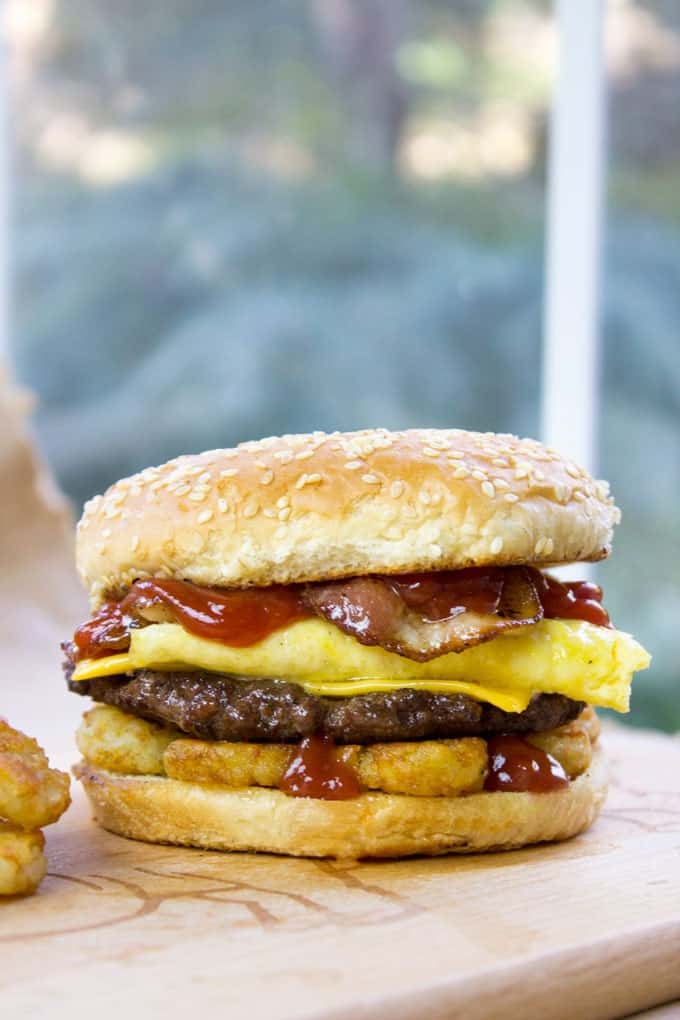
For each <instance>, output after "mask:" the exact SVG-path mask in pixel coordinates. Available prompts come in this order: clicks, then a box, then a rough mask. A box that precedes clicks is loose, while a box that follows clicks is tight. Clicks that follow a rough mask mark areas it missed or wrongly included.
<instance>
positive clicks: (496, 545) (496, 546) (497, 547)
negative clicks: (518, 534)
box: [490, 535, 503, 556]
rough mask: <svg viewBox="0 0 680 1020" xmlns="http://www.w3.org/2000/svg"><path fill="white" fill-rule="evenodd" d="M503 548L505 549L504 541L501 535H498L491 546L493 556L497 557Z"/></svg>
mask: <svg viewBox="0 0 680 1020" xmlns="http://www.w3.org/2000/svg"><path fill="white" fill-rule="evenodd" d="M502 548H503V539H502V538H501V536H500V535H496V537H495V538H494V540H493V542H492V543H491V546H490V549H491V555H492V556H497V555H498V553H499V552H500V551H501V549H502Z"/></svg>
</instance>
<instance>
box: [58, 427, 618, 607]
mask: <svg viewBox="0 0 680 1020" xmlns="http://www.w3.org/2000/svg"><path fill="white" fill-rule="evenodd" d="M618 519H619V513H618V510H617V509H616V507H615V506H614V504H613V502H612V500H611V498H610V497H609V494H608V489H607V486H606V484H605V483H603V482H595V481H594V480H593V479H592V478H590V476H589V475H587V474H586V473H585V472H584V471H583V470H582V469H581V468H579V467H577V466H576V465H575V464H574V463H573V462H571V461H569V460H566V459H564V458H563V457H561V456H560V455H559V454H557V453H556V452H555V451H553V450H550V449H547V448H546V447H544V446H542V445H541V444H540V443H537V442H535V441H533V440H529V439H521V440H520V439H517V438H516V437H515V436H509V435H497V434H495V433H475V432H463V431H460V430H434V429H424V430H423V429H420V430H419V429H413V430H410V431H406V432H388V431H386V430H372V431H365V432H354V433H334V434H331V435H326V434H324V433H313V434H311V435H302V436H284V437H281V438H278V437H273V438H270V439H262V440H259V441H258V442H252V443H243V444H241V445H240V446H238V447H236V448H235V449H231V450H212V451H207V452H206V453H203V454H199V455H196V456H190V457H180V458H178V459H177V460H173V461H170V462H169V463H167V464H164V465H162V466H161V467H158V468H148V469H147V470H145V471H142V472H141V474H139V475H135V476H134V477H132V478H129V479H123V480H122V481H120V482H118V483H116V484H115V485H113V486H112V487H111V488H110V489H109V490H108V491H107V492H106V493H105V495H104V496H97V497H95V499H93V500H91V501H90V502H89V503H88V504H87V506H86V508H85V512H84V514H83V518H82V520H81V522H80V525H79V533H78V547H77V561H78V569H79V571H80V575H81V577H82V579H83V581H84V583H85V585H86V586H87V588H88V590H89V593H90V597H91V599H92V601H93V602H94V603H97V602H99V601H101V600H102V599H103V598H104V597H106V596H108V595H116V594H120V593H122V592H123V591H124V590H125V589H126V588H127V587H128V586H129V585H130V583H131V582H132V581H133V580H134V579H135V578H137V577H143V576H173V577H181V578H185V579H186V580H189V581H193V582H195V583H197V584H209V585H224V586H238V587H247V586H250V585H269V584H274V583H282V584H288V583H293V582H297V581H309V580H318V579H321V578H331V577H343V576H352V575H357V574H366V573H380V572H386V573H399V572H403V571H410V570H441V569H445V568H450V569H457V568H461V567H466V566H470V565H473V564H477V565H484V564H489V563H497V564H512V563H538V564H540V563H558V562H571V561H577V560H598V559H601V558H603V557H604V556H606V555H607V554H608V552H609V546H610V542H611V533H612V528H613V526H614V524H616V523H617V521H618Z"/></svg>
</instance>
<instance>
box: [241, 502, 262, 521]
mask: <svg viewBox="0 0 680 1020" xmlns="http://www.w3.org/2000/svg"><path fill="white" fill-rule="evenodd" d="M259 509H260V506H259V503H258V502H257V501H256V500H254V499H249V500H248V502H247V503H246V505H245V506H244V507H243V511H242V512H243V516H244V517H254V516H255V514H256V513H257V511H258V510H259Z"/></svg>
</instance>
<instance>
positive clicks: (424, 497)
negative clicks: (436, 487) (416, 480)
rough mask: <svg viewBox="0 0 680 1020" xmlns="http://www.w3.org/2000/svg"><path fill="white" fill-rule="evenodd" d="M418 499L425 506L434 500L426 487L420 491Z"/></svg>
mask: <svg viewBox="0 0 680 1020" xmlns="http://www.w3.org/2000/svg"><path fill="white" fill-rule="evenodd" d="M418 499H419V500H420V502H421V503H423V504H424V505H425V506H429V504H430V503H431V502H432V499H431V497H430V494H429V492H426V491H425V490H424V489H423V490H422V491H421V492H419V493H418Z"/></svg>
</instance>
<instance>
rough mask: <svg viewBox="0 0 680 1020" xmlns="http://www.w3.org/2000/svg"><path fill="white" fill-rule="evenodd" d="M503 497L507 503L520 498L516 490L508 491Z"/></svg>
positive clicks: (514, 501)
mask: <svg viewBox="0 0 680 1020" xmlns="http://www.w3.org/2000/svg"><path fill="white" fill-rule="evenodd" d="M503 499H504V500H505V502H506V503H516V502H517V501H518V500H519V496H516V495H515V493H514V492H506V493H505V495H504V496H503Z"/></svg>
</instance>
